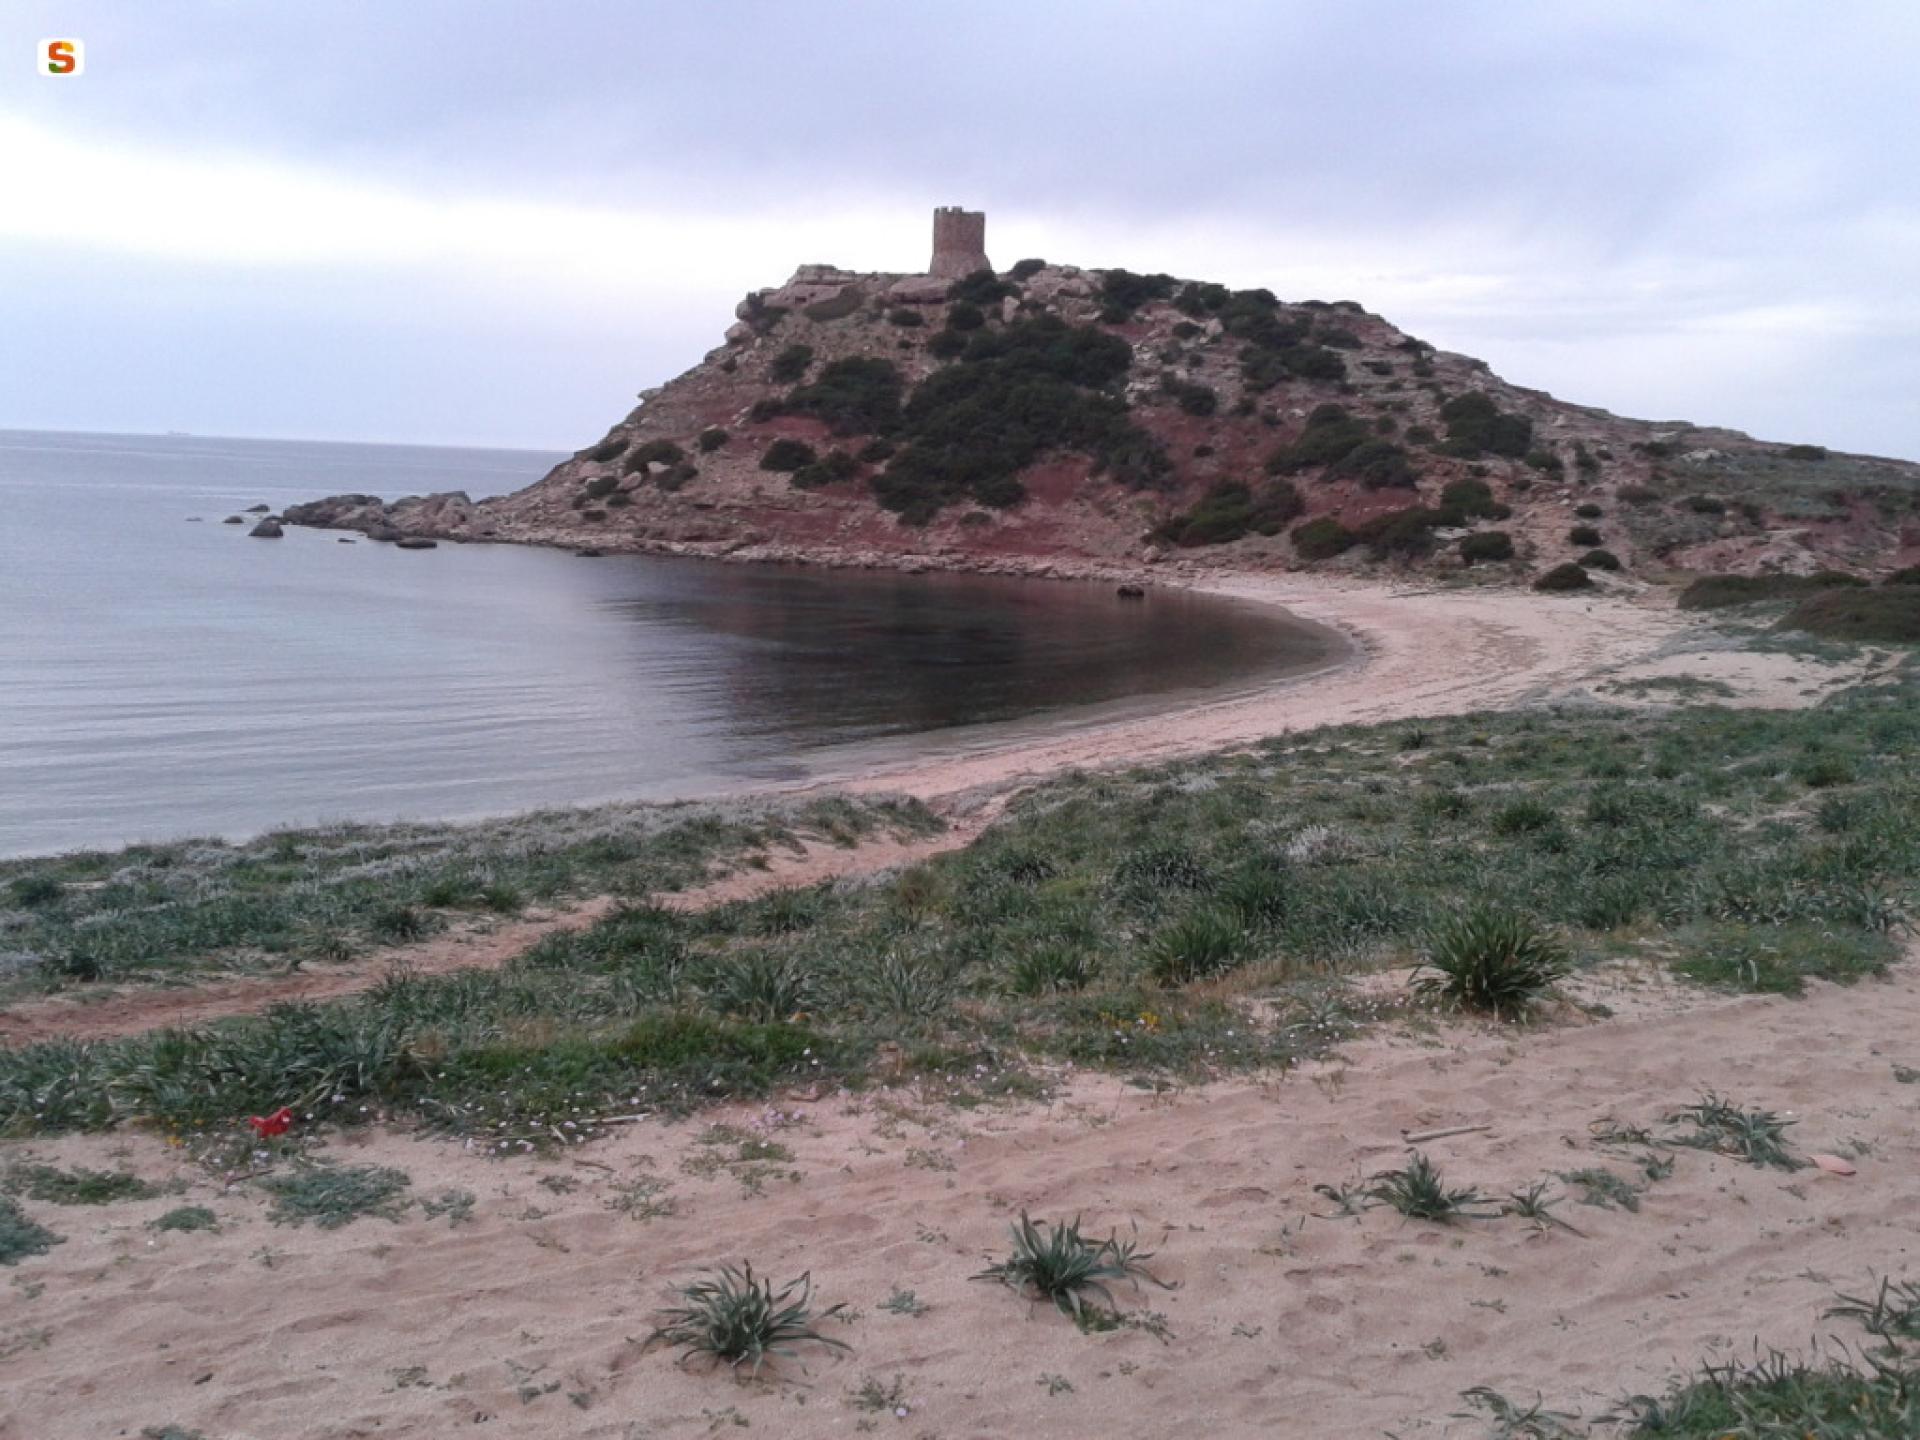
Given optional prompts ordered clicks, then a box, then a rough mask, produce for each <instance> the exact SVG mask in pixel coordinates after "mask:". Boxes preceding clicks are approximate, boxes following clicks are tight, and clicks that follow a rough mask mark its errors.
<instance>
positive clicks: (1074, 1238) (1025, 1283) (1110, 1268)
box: [971, 1210, 1166, 1319]
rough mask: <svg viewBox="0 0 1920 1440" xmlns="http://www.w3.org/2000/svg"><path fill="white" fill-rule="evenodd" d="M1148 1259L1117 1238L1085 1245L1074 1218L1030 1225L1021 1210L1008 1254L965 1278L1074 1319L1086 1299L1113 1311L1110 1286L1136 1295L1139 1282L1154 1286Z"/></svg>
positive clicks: (1134, 1245) (1148, 1255)
mask: <svg viewBox="0 0 1920 1440" xmlns="http://www.w3.org/2000/svg"><path fill="white" fill-rule="evenodd" d="M1152 1258H1153V1253H1152V1252H1151V1251H1146V1252H1142V1251H1141V1250H1140V1249H1139V1247H1138V1244H1137V1242H1135V1241H1132V1240H1122V1239H1120V1237H1119V1234H1118V1232H1116V1233H1114V1234H1111V1235H1109V1236H1107V1238H1106V1239H1104V1240H1090V1239H1088V1238H1087V1237H1086V1236H1084V1235H1082V1234H1081V1233H1080V1219H1079V1217H1078V1216H1075V1217H1074V1218H1073V1219H1072V1220H1070V1221H1068V1220H1056V1221H1054V1222H1053V1223H1052V1224H1047V1223H1046V1222H1044V1221H1043V1222H1041V1223H1039V1224H1036V1223H1035V1222H1034V1221H1032V1220H1030V1219H1029V1218H1028V1217H1027V1213H1026V1212H1025V1211H1024V1210H1023V1211H1021V1212H1020V1219H1019V1221H1018V1223H1016V1224H1015V1225H1014V1227H1013V1253H1012V1254H1011V1255H1009V1256H1008V1257H1007V1258H1006V1259H1005V1260H1001V1261H999V1262H997V1263H995V1264H993V1265H989V1266H988V1267H987V1268H986V1269H985V1270H982V1271H980V1272H979V1273H978V1274H977V1275H974V1276H972V1277H971V1278H972V1279H975V1280H998V1281H999V1282H1000V1283H1001V1284H1003V1285H1006V1286H1008V1287H1010V1288H1011V1289H1014V1290H1018V1291H1021V1292H1023V1293H1030V1294H1032V1295H1034V1296H1036V1297H1037V1298H1039V1299H1041V1300H1050V1301H1052V1302H1053V1304H1054V1306H1055V1307H1056V1308H1058V1309H1059V1310H1060V1312H1061V1313H1062V1314H1065V1315H1071V1316H1073V1317H1074V1318H1075V1319H1078V1318H1079V1317H1080V1316H1081V1315H1082V1313H1083V1312H1084V1310H1085V1307H1086V1304H1087V1300H1088V1297H1090V1296H1098V1297H1099V1298H1100V1299H1101V1300H1102V1301H1103V1302H1104V1303H1105V1305H1106V1307H1107V1308H1108V1309H1109V1310H1111V1309H1114V1308H1115V1306H1114V1301H1113V1291H1112V1290H1111V1289H1110V1288H1109V1284H1110V1283H1111V1282H1118V1281H1122V1280H1125V1281H1128V1282H1130V1283H1132V1284H1133V1285H1134V1287H1135V1288H1136V1289H1137V1288H1139V1282H1140V1280H1141V1279H1147V1280H1151V1281H1152V1282H1153V1283H1154V1284H1156V1285H1160V1284H1161V1282H1160V1281H1159V1280H1157V1279H1155V1277H1154V1276H1153V1275H1152V1274H1151V1273H1150V1272H1149V1271H1148V1270H1147V1268H1146V1262H1147V1261H1148V1260H1151V1259H1152ZM1162 1288H1166V1287H1164V1286H1162Z"/></svg>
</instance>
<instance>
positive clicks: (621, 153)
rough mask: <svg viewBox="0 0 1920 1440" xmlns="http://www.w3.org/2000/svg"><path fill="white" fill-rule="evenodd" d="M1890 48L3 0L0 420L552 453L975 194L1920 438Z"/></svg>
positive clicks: (1426, 21) (1593, 7) (1244, 3)
mask: <svg viewBox="0 0 1920 1440" xmlns="http://www.w3.org/2000/svg"><path fill="white" fill-rule="evenodd" d="M61 35H72V36H77V37H78V38H80V39H81V40H83V41H84V42H85V45H86V72H85V74H84V75H82V76H80V77H78V78H75V79H71V80H54V79H47V78H40V77H38V76H36V75H35V73H34V69H35V64H34V59H35V50H36V43H37V42H38V41H39V40H41V39H43V38H46V37H51V36H61ZM1917 75H1920V4H1916V3H1914V0H1884V3H1875V0H1859V3H1847V0H1833V3H1828V4H1823V5H1813V4H1808V3H1794V4H1785V3H1769V0H1737V3H1732V0H1729V3H1718V0H1690V3H1682V4H1676V3H1673V0H1660V3H1644V4H1643V3H1635V0H1605V3H1583V0H1553V3H1550V4H1536V3H1525V0H1506V3H1477V0H1446V3H1433V0H1337V3H1336V0H1316V3H1288V0H1211V3H1210V0H1182V3H1158V4H1147V3H1126V0H1018V3H1000V0H966V3H949V0H870V3H869V0H813V3H799V0H786V3H762V0H677V3H672V4H651V3H638V0H624V3H614V0H604V3H592V0H550V3H535V0H520V3H507V0H378V3H360V0H324V3H301V4H286V3H275V0H245V3H242V0H229V3H215V0H204V3H198V4H192V3H169V0H116V3H109V0H94V3H90V0H69V3H63V4H50V3H38V0H26V3H20V0H10V3H8V4H6V5H5V6H4V7H3V8H0V426H25V427H42V428H56V429H96V430H135V431H158V430H188V431H193V432H195V433H203V434H229V435H267V436H290V437H293V436H298V437H315V438H323V439H369V440H412V441H423V442H445V443H466V444H499V445H526V446H531V447H538V448H556V449H572V448H575V447H577V446H579V445H581V444H584V443H586V442H587V441H588V440H590V439H592V438H594V437H596V436H597V435H598V434H600V433H601V431H603V430H604V429H605V427H606V426H607V425H608V424H609V423H610V422H611V421H612V420H614V419H616V418H617V417H618V416H620V415H621V414H623V413H624V412H625V410H626V409H627V408H628V406H629V405H630V404H631V403H632V400H633V396H634V392H635V391H637V390H639V389H641V388H642V387H644V386H648V385H654V384H657V383H659V382H660V381H662V380H664V379H666V378H667V377H669V376H671V375H673V374H675V373H677V372H678V371H680V370H682V369H684V368H686V367H687V366H688V365H690V364H692V363H693V362H695V361H696V360H698V359H699V357H700V356H701V354H702V353H703V352H704V351H706V350H707V349H709V348H710V347H712V346H714V345H716V344H718V343H719V341H720V334H721V331H722V330H723V329H724V328H725V327H726V325H727V324H728V323H729V322H730V321H731V319H732V307H733V305H734V302H735V301H736V300H738V299H739V297H740V296H741V295H742V294H743V293H744V292H745V291H747V290H749V289H752V288H757V287H760V286H763V285H773V284H778V283H779V282H780V281H781V280H783V279H784V278H785V277H786V276H787V275H788V274H789V273H790V272H791V271H792V269H793V267H794V266H795V265H796V264H798V263H801V262H805V261H815V260H821V261H832V262H835V263H838V264H841V265H847V266H852V267H860V268H873V269H893V270H914V269H918V268H919V267H920V266H922V265H924V264H925V263H926V254H927V237H928V230H929V219H928V213H929V211H930V210H931V209H932V207H933V206H934V205H936V204H964V205H967V206H969V207H971V208H984V209H985V210H986V211H987V212H988V226H987V236H988V249H989V251H990V253H991V254H992V256H993V258H994V260H995V262H996V263H997V264H999V265H1001V266H1002V267H1005V266H1006V265H1009V264H1011V263H1012V262H1013V261H1014V260H1016V259H1019V258H1021V257H1023V256H1028V255H1039V256H1045V257H1047V258H1050V259H1055V260H1061V261H1068V262H1073V263H1079V264H1085V265H1125V266H1128V267H1129V268H1132V269H1137V270H1169V271H1172V272H1174V273H1176V274H1180V275H1187V276H1198V277H1203V278H1209V279H1219V280H1223V281H1227V282H1229V283H1232V284H1236V285H1265V286H1268V287H1270V288H1271V289H1273V290H1274V291H1275V292H1276V293H1278V294H1279V295H1280V296H1282V297H1283V298H1286V299H1310V298H1321V299H1329V300H1332V299H1353V300H1358V301H1360V302H1361V303H1363V304H1365V305H1366V306H1367V307H1368V308H1369V309H1372V310H1376V311H1378V312H1380V313H1382V314H1384V315H1386V316H1387V317H1388V318H1389V319H1391V320H1393V321H1395V322H1396V323H1398V324H1400V325H1401V326H1403V327H1404V328H1406V329H1408V330H1410V331H1412V332H1413V333H1414V334H1417V335H1419V336H1421V337H1422V338H1423V339H1426V340H1428V341H1431V342H1432V343H1434V344H1437V345H1440V346H1441V347H1443V348H1446V349H1450V350H1461V351H1465V352H1467V353H1469V354H1473V355H1478V356H1480V357H1482V358H1484V359H1486V360H1488V361H1490V362H1491V363H1492V364H1493V366H1494V368H1495V369H1496V370H1498V371H1499V372H1500V373H1501V374H1503V375H1505V376H1506V377H1507V378H1508V379H1510V380H1513V381H1515V382H1517V383H1520V384H1526V385H1534V386H1539V387H1542V388H1545V389H1549V390H1551V391H1553V392H1554V393H1555V394H1557V395H1560V396H1562V397H1564V398H1566V399H1570V400H1574V401H1578V402H1581V403H1587V404H1596V405H1603V406H1605V407H1607V408H1609V409H1613V410H1617V411H1620V412H1623V413H1626V414H1632V415H1639V416H1644V417H1647V418H1653V419H1677V418H1684V419H1689V420H1693V421H1695V422H1697V423H1702V424H1711V423H1721V424H1729V425H1733V426H1737V427H1739V428H1741V429H1745V430H1750V431H1752V432H1754V433H1756V434H1759V435H1762V436H1765V437H1768V438H1772V439H1779V440H1787V441H1816V442H1822V443H1825V444H1828V445H1831V446H1834V447H1836V448H1844V449H1855V450H1866V451H1873V452H1879V453H1886V454H1898V455H1904V456H1910V457H1920V358H1916V357H1917V356H1920V344H1917V343H1916V342H1920V163H1916V161H1915V158H1914V149H1915V145H1916V142H1920V86H1917V85H1916V79H1915V77H1916V76H1917Z"/></svg>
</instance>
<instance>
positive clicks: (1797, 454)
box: [1780, 445, 1827, 460]
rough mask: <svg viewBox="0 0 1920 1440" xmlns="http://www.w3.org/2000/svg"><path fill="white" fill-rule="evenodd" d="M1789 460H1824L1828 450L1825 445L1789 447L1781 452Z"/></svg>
mask: <svg viewBox="0 0 1920 1440" xmlns="http://www.w3.org/2000/svg"><path fill="white" fill-rule="evenodd" d="M1780 453H1781V454H1782V455H1784V456H1785V457H1786V458H1787V459H1789V460H1824V459H1826V458H1827V450H1826V447H1825V446H1824V445H1789V446H1787V448H1786V449H1785V450H1782V451H1781V452H1780Z"/></svg>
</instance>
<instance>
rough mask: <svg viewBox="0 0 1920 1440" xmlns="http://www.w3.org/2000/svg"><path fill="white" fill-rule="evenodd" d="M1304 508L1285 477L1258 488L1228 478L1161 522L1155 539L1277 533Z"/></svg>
mask: <svg viewBox="0 0 1920 1440" xmlns="http://www.w3.org/2000/svg"><path fill="white" fill-rule="evenodd" d="M1305 508H1306V502H1305V501H1304V500H1302V499H1301V498H1300V492H1299V490H1297V489H1296V488H1295V487H1294V485H1293V483H1292V482H1291V481H1288V480H1274V481H1269V482H1268V483H1267V484H1265V485H1263V486H1261V487H1260V489H1259V490H1258V491H1255V490H1253V489H1252V488H1250V487H1248V486H1246V485H1242V484H1240V483H1238V482H1237V481H1229V482H1226V483H1223V484H1219V485H1216V486H1214V487H1213V488H1212V489H1211V490H1209V491H1208V492H1207V493H1206V495H1205V496H1203V497H1202V498H1201V499H1200V501H1199V502H1198V503H1197V504H1195V505H1194V507H1193V508H1192V509H1191V510H1189V511H1187V512H1185V513H1184V514H1180V515H1174V516H1171V517H1169V518H1168V519H1166V520H1165V521H1163V522H1161V524H1160V525H1159V527H1158V528H1157V529H1156V530H1155V531H1154V536H1155V538H1156V539H1159V540H1163V541H1166V542H1169V543H1171V544H1174V545H1182V546H1191V545H1224V544H1227V543H1228V542H1230V541H1234V540H1238V539H1240V538H1241V537H1242V536H1245V535H1248V534H1259V535H1278V534H1279V533H1280V531H1281V530H1282V529H1284V528H1285V526H1286V524H1287V522H1288V521H1290V520H1292V519H1294V518H1295V517H1296V516H1298V515H1299V514H1300V512H1301V511H1302V510H1304V509H1305Z"/></svg>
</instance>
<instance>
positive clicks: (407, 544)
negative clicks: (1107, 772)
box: [393, 535, 440, 550]
mask: <svg viewBox="0 0 1920 1440" xmlns="http://www.w3.org/2000/svg"><path fill="white" fill-rule="evenodd" d="M439 544H440V542H439V541H438V540H423V539H421V538H420V537H419V536H418V535H409V536H407V538H406V539H404V540H396V541H394V542H393V548H394V549H396V550H432V549H435V548H437V547H438V546H439Z"/></svg>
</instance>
